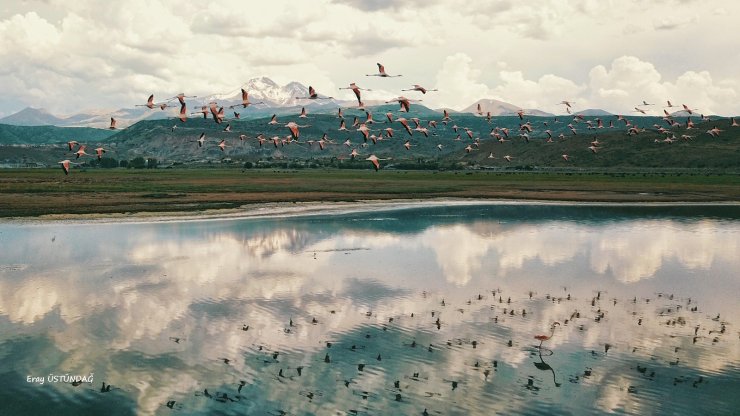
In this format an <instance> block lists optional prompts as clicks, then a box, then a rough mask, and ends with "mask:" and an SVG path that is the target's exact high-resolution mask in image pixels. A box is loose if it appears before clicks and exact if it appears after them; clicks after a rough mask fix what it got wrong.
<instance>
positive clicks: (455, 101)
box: [434, 52, 492, 109]
mask: <svg viewBox="0 0 740 416" xmlns="http://www.w3.org/2000/svg"><path fill="white" fill-rule="evenodd" d="M472 64H473V59H472V58H471V57H470V56H468V55H467V54H465V53H462V52H458V53H456V54H454V55H450V56H448V57H447V58H445V60H444V61H443V62H442V68H440V70H439V71H438V72H437V76H436V83H435V85H434V88H436V89H439V93H438V94H437V96H436V100H437V102H438V103H439V105H440V106H442V107H448V108H455V109H460V108H463V107H466V106H468V105H470V104H472V103H473V102H475V101H476V100H478V99H480V98H483V97H488V96H490V95H491V94H492V91H491V89H490V88H489V87H488V85H486V84H484V83H482V82H480V80H479V78H480V76H481V70H479V69H476V68H475V67H473V65H472Z"/></svg>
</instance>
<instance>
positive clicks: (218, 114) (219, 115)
mask: <svg viewBox="0 0 740 416" xmlns="http://www.w3.org/2000/svg"><path fill="white" fill-rule="evenodd" d="M209 108H210V110H211V114H212V115H213V121H215V122H216V124H221V121H223V118H224V114H223V110H224V108H223V107H221V108H220V109H219V108H217V106H216V103H214V102H212V103H210V104H209Z"/></svg>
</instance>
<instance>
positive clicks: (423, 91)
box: [401, 84, 437, 94]
mask: <svg viewBox="0 0 740 416" xmlns="http://www.w3.org/2000/svg"><path fill="white" fill-rule="evenodd" d="M401 91H419V92H420V93H422V94H426V93H427V91H437V90H436V89H434V90H428V89H426V88H424V87H422V86H421V85H417V84H414V88H409V89H406V90H401Z"/></svg>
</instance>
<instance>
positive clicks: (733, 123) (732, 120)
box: [730, 117, 740, 127]
mask: <svg viewBox="0 0 740 416" xmlns="http://www.w3.org/2000/svg"><path fill="white" fill-rule="evenodd" d="M730 127H740V124H738V123H737V120H735V117H730Z"/></svg>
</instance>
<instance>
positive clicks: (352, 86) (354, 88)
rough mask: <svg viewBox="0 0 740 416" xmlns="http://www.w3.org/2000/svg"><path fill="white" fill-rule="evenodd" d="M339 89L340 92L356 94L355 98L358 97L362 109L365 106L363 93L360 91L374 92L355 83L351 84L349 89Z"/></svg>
mask: <svg viewBox="0 0 740 416" xmlns="http://www.w3.org/2000/svg"><path fill="white" fill-rule="evenodd" d="M339 89H340V90H352V92H354V93H355V97H357V102H358V103H359V105H360V107H363V106H364V104H363V103H362V98H361V95H362V93H361V92H360V91H372V90H370V89H367V88H360V87H358V86H357V84H355V83H354V82H353V83H351V84H349V87H341V88H339Z"/></svg>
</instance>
